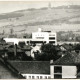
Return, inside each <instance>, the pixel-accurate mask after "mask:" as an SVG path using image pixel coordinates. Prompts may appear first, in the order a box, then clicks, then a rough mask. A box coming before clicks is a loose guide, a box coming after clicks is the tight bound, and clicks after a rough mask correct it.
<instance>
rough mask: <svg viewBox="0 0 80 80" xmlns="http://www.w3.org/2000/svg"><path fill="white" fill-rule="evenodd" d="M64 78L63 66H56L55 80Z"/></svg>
mask: <svg viewBox="0 0 80 80" xmlns="http://www.w3.org/2000/svg"><path fill="white" fill-rule="evenodd" d="M61 78H62V66H54V79H61Z"/></svg>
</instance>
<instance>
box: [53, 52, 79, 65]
mask: <svg viewBox="0 0 80 80" xmlns="http://www.w3.org/2000/svg"><path fill="white" fill-rule="evenodd" d="M53 64H55V65H74V64H76V65H77V64H80V53H76V52H71V53H67V54H66V55H65V56H63V57H61V58H59V59H58V60H57V61H55V62H54V63H53Z"/></svg>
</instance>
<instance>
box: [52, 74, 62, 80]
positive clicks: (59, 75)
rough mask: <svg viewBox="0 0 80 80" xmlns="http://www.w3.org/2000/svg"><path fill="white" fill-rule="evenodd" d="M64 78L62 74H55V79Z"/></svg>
mask: <svg viewBox="0 0 80 80" xmlns="http://www.w3.org/2000/svg"><path fill="white" fill-rule="evenodd" d="M61 78H62V74H54V79H61Z"/></svg>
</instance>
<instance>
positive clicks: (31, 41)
mask: <svg viewBox="0 0 80 80" xmlns="http://www.w3.org/2000/svg"><path fill="white" fill-rule="evenodd" d="M30 43H43V41H30Z"/></svg>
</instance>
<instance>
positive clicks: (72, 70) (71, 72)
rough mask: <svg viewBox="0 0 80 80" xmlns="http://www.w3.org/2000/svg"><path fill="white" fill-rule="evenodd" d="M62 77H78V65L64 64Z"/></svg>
mask: <svg viewBox="0 0 80 80" xmlns="http://www.w3.org/2000/svg"><path fill="white" fill-rule="evenodd" d="M62 78H77V68H76V66H62Z"/></svg>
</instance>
